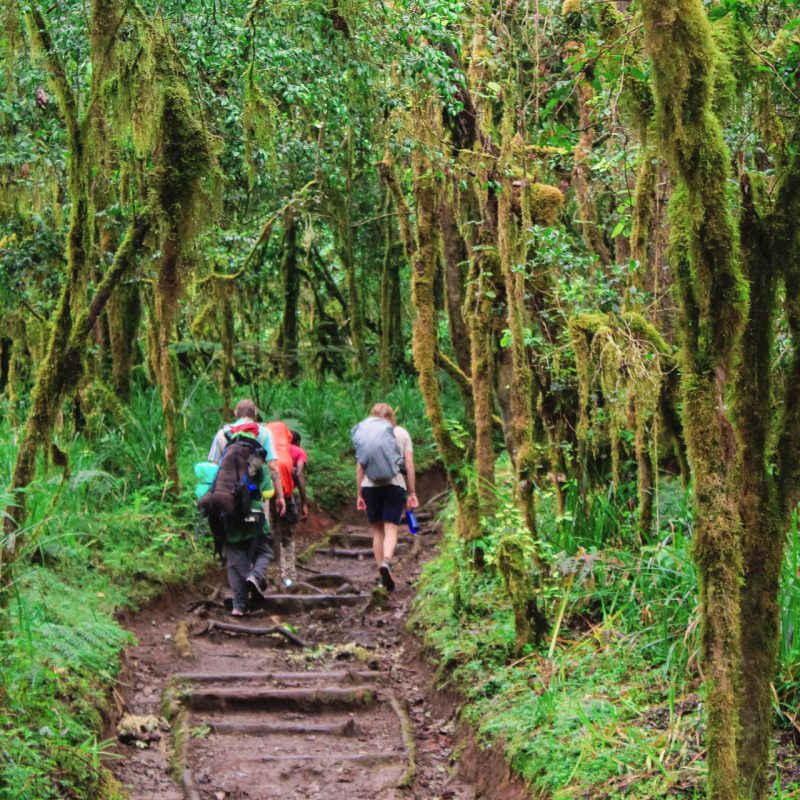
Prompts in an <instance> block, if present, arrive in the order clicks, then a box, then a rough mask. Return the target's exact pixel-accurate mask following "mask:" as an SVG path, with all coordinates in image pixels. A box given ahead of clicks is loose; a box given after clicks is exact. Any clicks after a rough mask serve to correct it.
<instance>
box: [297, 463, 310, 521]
mask: <svg viewBox="0 0 800 800" xmlns="http://www.w3.org/2000/svg"><path fill="white" fill-rule="evenodd" d="M305 467H306V462H305V461H298V462H297V467H296V469H297V490H298V491H299V492H300V504H301V506H302V509H301V511H302V515H303V519H305V518H306V517H307V516H308V498H307V497H306V469H305Z"/></svg>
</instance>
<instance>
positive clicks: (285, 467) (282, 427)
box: [267, 422, 294, 503]
mask: <svg viewBox="0 0 800 800" xmlns="http://www.w3.org/2000/svg"><path fill="white" fill-rule="evenodd" d="M267 427H268V428H269V430H270V433H272V446H273V447H274V448H275V458H276V459H277V461H278V474H279V475H280V476H281V486H282V487H283V496H284V497H285V498H286V502H287V503H288V502H289V496H290V495H291V493H292V492H293V491H294V475H293V474H292V471H293V469H294V463H293V462H292V450H291V445H292V432H291V431H290V430H289V428H288V427H287V425H286V423H285V422H268V423H267Z"/></svg>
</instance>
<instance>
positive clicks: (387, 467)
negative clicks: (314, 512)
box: [350, 403, 419, 592]
mask: <svg viewBox="0 0 800 800" xmlns="http://www.w3.org/2000/svg"><path fill="white" fill-rule="evenodd" d="M350 435H351V439H352V441H353V446H354V447H355V450H356V491H357V493H358V497H357V501H356V508H357V509H358V510H359V511H366V512H367V519H368V520H369V523H370V525H371V527H372V549H373V552H374V553H375V561H376V563H377V565H378V575H379V577H378V584H379V585H382V586H384V587H386V589H387V590H388V591H390V592H391V591H394V587H395V583H394V577H393V576H392V568H391V562H392V558H393V556H394V551H395V547H396V546H397V527H398V525H399V524H400V520H401V519H402V517H403V513H404V512H405V511H406V510H411V509H414V508H417V507H418V506H419V502H418V500H417V495H416V474H415V471H414V450H413V446H412V444H411V437H410V436H409V434H408V431H407V430H406V429H405V428H401V427H400V426H399V425H398V424H397V421H396V419H395V415H394V410H393V409H392V407H391V406H390V405H387V404H386V403H376V404H375V405H374V406H373V407H372V411H371V412H370V415H369V416H368V417H367V418H366V419H364V420H362V421H361V422H359V423H358V425H356V426H355V427H354V428H353V430H352V431H351V434H350ZM404 473H405V474H404Z"/></svg>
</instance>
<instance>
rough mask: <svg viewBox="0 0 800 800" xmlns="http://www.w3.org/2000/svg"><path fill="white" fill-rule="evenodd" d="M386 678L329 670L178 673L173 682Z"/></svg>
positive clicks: (372, 672)
mask: <svg viewBox="0 0 800 800" xmlns="http://www.w3.org/2000/svg"><path fill="white" fill-rule="evenodd" d="M384 677H386V673H384V672H379V671H378V670H359V671H355V670H354V671H351V672H348V671H347V670H329V671H326V672H179V673H177V674H175V675H173V676H172V680H173V681H178V682H181V681H183V682H185V683H226V682H231V683H235V682H239V681H274V682H276V683H304V682H312V681H327V682H329V683H335V682H337V681H352V682H354V683H355V682H356V681H376V680H378V679H379V678H384Z"/></svg>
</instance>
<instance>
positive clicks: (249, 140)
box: [242, 62, 278, 190]
mask: <svg viewBox="0 0 800 800" xmlns="http://www.w3.org/2000/svg"><path fill="white" fill-rule="evenodd" d="M243 87H244V105H243V107H242V130H243V135H244V159H245V165H246V166H247V177H248V180H249V182H250V189H251V190H252V189H253V185H254V184H255V180H256V175H257V174H258V173H259V171H260V170H262V169H264V168H265V167H266V168H267V169H270V168H271V167H273V166H274V157H273V156H272V154H274V153H275V147H274V143H275V133H276V131H275V125H274V120H275V118H276V117H277V115H278V108H277V105H276V104H275V101H274V100H273V99H272V98H270V97H267V96H266V95H265V94H264V92H263V91H261V88H260V86H259V85H258V76H257V73H256V66H255V62H253V63H251V64H250V66H249V67H248V68H247V69H246V70H245V73H244V78H243ZM257 152H261V153H267V154H270V155H269V158H270V159H271V160H270V161H268V162H267V163H266V164H263V163H260V162H259V161H258V160H257V159H256V153H257Z"/></svg>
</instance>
